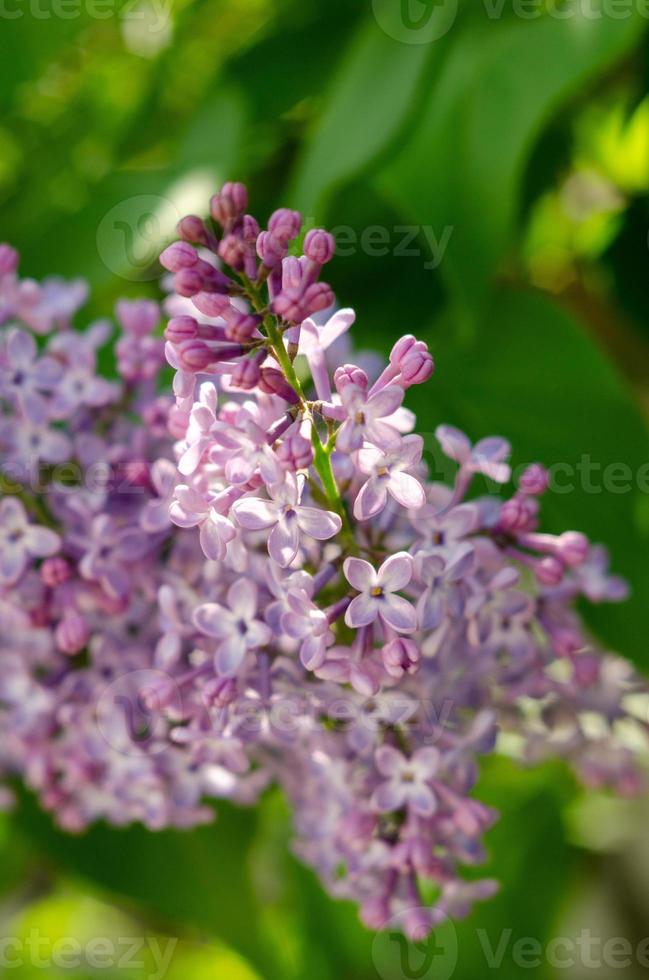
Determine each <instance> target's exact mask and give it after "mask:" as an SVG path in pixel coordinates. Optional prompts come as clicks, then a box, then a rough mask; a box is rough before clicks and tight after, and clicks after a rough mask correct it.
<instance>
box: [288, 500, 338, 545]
mask: <svg viewBox="0 0 649 980" xmlns="http://www.w3.org/2000/svg"><path fill="white" fill-rule="evenodd" d="M296 513H297V523H298V526H299V528H300V530H301V531H304V533H305V534H308V535H309V536H310V537H312V538H315V539H316V540H317V541H327V540H328V539H329V538H333V536H334V535H335V534H338V532H339V531H340V529H341V527H342V521H341V519H340V518H339V517H338V514H334V513H333V512H332V511H330V510H319V509H318V508H317V507H300V508H298V510H297V511H296Z"/></svg>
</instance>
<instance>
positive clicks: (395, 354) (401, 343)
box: [390, 333, 427, 365]
mask: <svg viewBox="0 0 649 980" xmlns="http://www.w3.org/2000/svg"><path fill="white" fill-rule="evenodd" d="M419 346H420V341H418V340H417V338H416V337H413V335H412V334H411V333H407V334H404V336H403V337H400V338H399V340H397V342H396V344H395V345H394V347H393V348H392V350H391V351H390V364H396V365H400V364H401V361H402V360H403V358H404V357H405V356H406V355H407V354H409V353H410V352H411V351H412V350H417V349H419ZM424 349H425V350H426V349H427V348H426V345H425V344H424Z"/></svg>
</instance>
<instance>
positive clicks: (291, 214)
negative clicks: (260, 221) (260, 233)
mask: <svg viewBox="0 0 649 980" xmlns="http://www.w3.org/2000/svg"><path fill="white" fill-rule="evenodd" d="M301 227H302V215H301V214H300V212H299V211H291V210H290V209H289V208H279V209H278V210H277V211H274V212H273V213H272V214H271V216H270V219H269V221H268V230H269V231H270V232H271V234H272V235H274V237H275V238H277V239H278V241H280V242H283V243H284V244H285V245H286V244H288V243H289V242H290V241H291V240H292V239H293V238H296V237H297V235H299V233H300V228H301Z"/></svg>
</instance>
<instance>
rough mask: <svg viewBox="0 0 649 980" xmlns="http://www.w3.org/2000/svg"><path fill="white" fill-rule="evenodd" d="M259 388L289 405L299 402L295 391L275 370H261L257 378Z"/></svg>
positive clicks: (279, 372) (269, 368)
mask: <svg viewBox="0 0 649 980" xmlns="http://www.w3.org/2000/svg"><path fill="white" fill-rule="evenodd" d="M259 387H260V388H261V390H262V391H264V392H266V394H267V395H279V397H280V398H283V399H284V401H286V402H288V403H289V405H297V404H298V403H299V401H300V399H299V398H298V396H297V394H296V393H295V391H294V390H293V389H292V388H291V386H290V384H289V383H288V381H287V380H286V378H285V377H284V375H283V374H282V372H281V371H278V370H277V368H271V367H268V368H262V369H261V372H260V378H259Z"/></svg>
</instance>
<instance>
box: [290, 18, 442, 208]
mask: <svg viewBox="0 0 649 980" xmlns="http://www.w3.org/2000/svg"><path fill="white" fill-rule="evenodd" d="M430 56H431V48H430V45H426V44H422V45H417V46H411V45H408V44H400V43H399V42H398V41H395V39H394V37H392V36H390V35H389V34H387V33H386V32H385V31H384V30H382V28H381V27H380V26H379V24H378V22H377V21H376V20H374V19H368V20H367V21H366V22H365V23H364V24H363V26H362V27H361V29H360V31H359V32H358V33H357V34H356V35H355V36H354V38H353V40H352V42H351V44H350V45H349V48H348V50H347V52H346V54H345V57H344V59H343V63H342V65H341V67H340V70H339V72H338V74H337V76H336V78H335V79H334V81H333V83H332V86H331V89H330V91H329V93H328V96H327V99H326V104H325V108H324V110H323V113H322V116H321V118H320V119H319V121H318V123H317V125H316V127H315V130H314V132H313V133H312V134H311V136H310V138H308V139H307V143H306V148H305V150H304V152H303V154H302V158H301V160H300V162H299V164H298V168H297V172H296V175H295V178H294V182H293V186H292V187H291V188H290V189H289V193H288V199H289V200H290V202H291V204H292V205H294V206H295V207H299V208H301V209H302V210H303V211H305V212H306V213H307V214H309V215H316V214H320V213H321V212H322V209H323V206H324V204H325V201H326V199H327V197H328V195H329V194H330V193H331V191H332V190H333V189H334V188H335V187H336V186H338V185H340V184H342V183H343V182H344V181H347V180H349V179H351V178H352V177H354V176H356V175H357V174H358V173H360V172H361V171H363V170H365V169H366V168H367V167H368V166H369V164H370V163H371V162H372V161H373V160H375V158H376V157H377V156H378V155H379V154H380V153H381V152H383V151H384V150H385V149H386V147H388V146H389V144H390V142H391V141H392V140H393V139H394V137H395V135H396V134H397V132H398V131H399V128H400V127H401V126H402V124H403V123H404V121H405V120H406V119H407V117H408V114H409V112H411V110H412V108H413V100H414V99H415V96H416V92H417V87H418V85H419V83H420V82H421V81H422V74H423V72H424V69H425V67H426V64H427V62H428V60H429V58H430Z"/></svg>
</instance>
